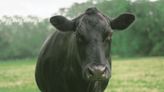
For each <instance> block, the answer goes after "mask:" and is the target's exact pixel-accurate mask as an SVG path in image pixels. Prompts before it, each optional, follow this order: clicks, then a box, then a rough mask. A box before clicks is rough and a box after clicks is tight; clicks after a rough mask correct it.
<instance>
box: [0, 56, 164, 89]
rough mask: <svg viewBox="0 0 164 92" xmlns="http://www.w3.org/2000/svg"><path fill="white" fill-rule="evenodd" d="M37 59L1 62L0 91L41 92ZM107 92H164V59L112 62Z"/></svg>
mask: <svg viewBox="0 0 164 92" xmlns="http://www.w3.org/2000/svg"><path fill="white" fill-rule="evenodd" d="M35 61H36V60H35V59H26V60H10V61H0V92H39V90H38V89H37V86H36V84H35V79H34V70H35ZM112 66H113V67H112V78H111V80H110V83H109V85H108V87H107V89H106V91H105V92H164V57H149V58H129V59H128V58H124V59H113V65H112Z"/></svg>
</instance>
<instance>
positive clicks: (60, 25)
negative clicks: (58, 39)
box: [50, 16, 75, 31]
mask: <svg viewBox="0 0 164 92" xmlns="http://www.w3.org/2000/svg"><path fill="white" fill-rule="evenodd" d="M50 23H51V24H52V25H53V26H54V27H56V28H57V29H58V30H60V31H73V30H74V28H75V25H74V22H73V21H71V20H68V19H67V18H65V17H64V16H53V17H51V18H50Z"/></svg>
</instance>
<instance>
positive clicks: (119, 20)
mask: <svg viewBox="0 0 164 92" xmlns="http://www.w3.org/2000/svg"><path fill="white" fill-rule="evenodd" d="M134 20H135V16H134V15H133V14H130V13H124V14H121V15H120V16H118V17H116V18H115V19H113V20H112V21H111V28H112V29H116V30H123V29H125V28H127V27H128V26H129V25H130V24H131V23H132V22H133V21H134Z"/></svg>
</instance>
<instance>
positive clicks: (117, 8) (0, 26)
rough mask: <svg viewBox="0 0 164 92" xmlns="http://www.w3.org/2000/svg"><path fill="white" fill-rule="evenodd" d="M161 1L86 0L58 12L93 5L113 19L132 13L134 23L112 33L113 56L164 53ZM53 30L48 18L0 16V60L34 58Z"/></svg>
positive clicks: (69, 12) (69, 14)
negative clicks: (134, 18) (134, 17)
mask: <svg viewBox="0 0 164 92" xmlns="http://www.w3.org/2000/svg"><path fill="white" fill-rule="evenodd" d="M163 3H164V0H157V1H155V2H150V1H149V0H136V1H135V2H132V1H130V0H88V1H87V2H85V3H80V4H79V3H75V4H73V5H72V6H71V7H70V8H62V9H60V10H59V14H61V15H65V16H67V17H69V18H74V17H76V16H77V15H79V14H81V13H82V12H84V11H85V9H86V8H88V7H91V6H95V7H97V8H98V9H99V10H101V11H102V12H103V13H105V14H106V15H108V16H110V17H111V18H114V17H116V16H118V15H119V14H121V13H124V12H130V13H133V14H135V16H136V21H135V23H134V25H132V26H131V27H130V28H128V29H126V31H121V32H115V33H114V35H113V43H112V45H113V46H112V54H113V55H114V56H121V57H124V56H126V57H127V56H163V55H164V40H163V36H164V26H163V22H164V17H163V16H164V6H163ZM54 31H55V28H53V27H52V26H51V24H50V23H49V19H40V18H38V17H34V16H27V17H21V16H3V17H2V18H1V19H0V59H13V58H17V59H18V58H31V57H36V56H37V54H38V52H39V49H40V47H41V44H42V43H43V41H44V40H45V39H46V37H47V36H48V34H51V33H52V32H54Z"/></svg>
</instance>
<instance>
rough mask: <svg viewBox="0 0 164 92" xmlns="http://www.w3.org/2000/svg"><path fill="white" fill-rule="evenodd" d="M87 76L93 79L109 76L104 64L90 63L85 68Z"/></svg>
mask: <svg viewBox="0 0 164 92" xmlns="http://www.w3.org/2000/svg"><path fill="white" fill-rule="evenodd" d="M86 75H87V78H88V79H93V80H103V79H107V78H108V77H109V73H108V68H107V67H106V66H105V65H91V66H88V69H87V74H86Z"/></svg>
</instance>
